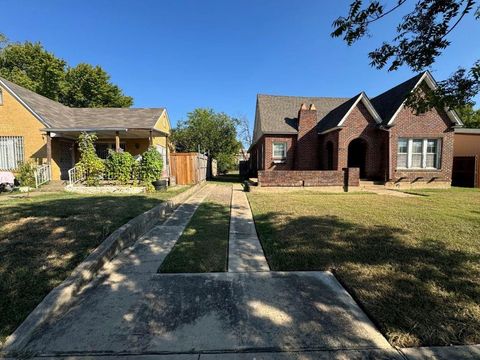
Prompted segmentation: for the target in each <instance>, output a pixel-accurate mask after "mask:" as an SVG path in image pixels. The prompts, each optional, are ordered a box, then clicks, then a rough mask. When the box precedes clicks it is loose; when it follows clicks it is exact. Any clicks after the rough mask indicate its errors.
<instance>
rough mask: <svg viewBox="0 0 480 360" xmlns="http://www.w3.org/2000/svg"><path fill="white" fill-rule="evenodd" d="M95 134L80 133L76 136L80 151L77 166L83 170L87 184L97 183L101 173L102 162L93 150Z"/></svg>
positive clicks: (102, 168) (93, 184)
mask: <svg viewBox="0 0 480 360" xmlns="http://www.w3.org/2000/svg"><path fill="white" fill-rule="evenodd" d="M96 140H97V135H95V134H88V133H85V132H84V133H82V134H80V136H79V137H78V149H79V151H80V161H79V162H78V163H77V167H78V169H79V170H80V171H84V172H85V176H86V182H87V185H88V186H95V185H98V183H99V181H100V178H101V176H102V174H103V170H104V164H103V161H102V159H100V158H99V157H98V155H97V152H96V151H95V145H94V144H95V141H96Z"/></svg>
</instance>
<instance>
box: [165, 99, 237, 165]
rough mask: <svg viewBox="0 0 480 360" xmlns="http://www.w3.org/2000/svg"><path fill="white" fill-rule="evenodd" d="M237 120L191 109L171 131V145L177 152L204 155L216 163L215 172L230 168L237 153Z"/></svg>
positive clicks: (200, 109) (220, 114) (207, 111)
mask: <svg viewBox="0 0 480 360" xmlns="http://www.w3.org/2000/svg"><path fill="white" fill-rule="evenodd" d="M238 123H239V122H238V119H236V118H233V117H231V116H229V115H227V114H225V113H221V112H220V113H217V112H215V111H213V110H212V109H202V108H199V109H195V110H193V111H192V112H190V113H188V115H187V120H184V121H180V122H179V123H178V125H177V127H176V128H175V129H173V131H172V141H173V142H174V143H175V145H176V146H177V148H178V149H179V150H181V151H198V150H199V149H200V150H201V151H207V152H208V153H209V154H210V155H211V156H213V158H214V159H217V161H218V163H217V165H218V170H219V171H220V172H224V171H226V170H229V169H231V168H233V166H234V164H235V157H236V155H237V154H238V152H239V151H240V149H241V142H240V141H238V139H237V126H238Z"/></svg>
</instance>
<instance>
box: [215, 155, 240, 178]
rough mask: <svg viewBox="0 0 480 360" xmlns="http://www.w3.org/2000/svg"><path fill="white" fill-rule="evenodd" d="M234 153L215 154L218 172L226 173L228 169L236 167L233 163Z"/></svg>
mask: <svg viewBox="0 0 480 360" xmlns="http://www.w3.org/2000/svg"><path fill="white" fill-rule="evenodd" d="M235 159H236V155H235V154H227V153H220V154H218V155H217V157H216V160H217V171H218V173H220V174H226V173H227V172H228V171H229V170H233V169H235V167H236V163H235Z"/></svg>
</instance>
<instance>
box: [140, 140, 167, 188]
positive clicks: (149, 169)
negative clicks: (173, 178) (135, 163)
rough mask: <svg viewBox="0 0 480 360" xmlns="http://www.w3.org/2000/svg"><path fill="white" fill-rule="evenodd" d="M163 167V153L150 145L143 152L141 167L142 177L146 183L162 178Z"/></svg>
mask: <svg viewBox="0 0 480 360" xmlns="http://www.w3.org/2000/svg"><path fill="white" fill-rule="evenodd" d="M162 169H163V161H162V155H160V153H159V152H158V151H157V149H155V148H154V147H150V148H149V149H148V150H147V151H145V152H144V153H143V154H142V160H141V161H140V169H139V172H140V179H141V180H142V181H143V182H144V183H146V184H150V183H151V182H152V181H155V180H158V179H160V177H161V176H162ZM150 185H151V184H150Z"/></svg>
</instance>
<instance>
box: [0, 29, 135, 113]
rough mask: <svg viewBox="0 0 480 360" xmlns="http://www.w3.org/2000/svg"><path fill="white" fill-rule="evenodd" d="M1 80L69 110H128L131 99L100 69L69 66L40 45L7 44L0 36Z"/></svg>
mask: <svg viewBox="0 0 480 360" xmlns="http://www.w3.org/2000/svg"><path fill="white" fill-rule="evenodd" d="M0 76H2V77H4V78H5V79H7V80H10V81H12V82H14V83H16V84H18V85H20V86H23V87H25V88H27V89H30V90H32V91H35V92H36V93H38V94H40V95H43V96H46V97H48V98H50V99H52V100H55V101H59V102H61V103H62V104H64V105H67V106H72V107H129V106H131V105H132V104H133V99H132V98H131V97H130V96H125V95H124V94H123V92H122V90H121V89H120V88H119V87H118V86H117V85H115V84H112V83H111V82H110V76H109V75H108V74H107V73H106V72H105V70H103V69H102V68H101V67H100V66H91V65H89V64H78V65H77V66H75V67H70V66H68V64H67V63H66V62H65V61H64V60H62V59H60V58H58V57H56V56H55V55H54V54H53V53H51V52H48V51H47V50H45V49H44V47H43V46H42V45H41V44H40V43H32V42H28V41H27V42H24V43H9V42H8V41H7V40H6V38H5V36H4V35H2V34H0Z"/></svg>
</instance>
